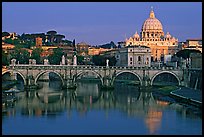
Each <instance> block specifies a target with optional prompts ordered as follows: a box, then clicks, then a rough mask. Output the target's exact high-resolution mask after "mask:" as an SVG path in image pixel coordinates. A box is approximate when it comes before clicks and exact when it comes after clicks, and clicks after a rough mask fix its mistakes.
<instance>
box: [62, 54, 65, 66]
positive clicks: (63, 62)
mask: <svg viewBox="0 0 204 137" xmlns="http://www.w3.org/2000/svg"><path fill="white" fill-rule="evenodd" d="M62 65H65V57H64V55H63V56H62Z"/></svg>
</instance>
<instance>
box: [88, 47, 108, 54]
mask: <svg viewBox="0 0 204 137" xmlns="http://www.w3.org/2000/svg"><path fill="white" fill-rule="evenodd" d="M109 50H110V49H105V48H101V47H89V49H88V55H89V56H94V55H100V54H103V53H104V52H106V51H109Z"/></svg>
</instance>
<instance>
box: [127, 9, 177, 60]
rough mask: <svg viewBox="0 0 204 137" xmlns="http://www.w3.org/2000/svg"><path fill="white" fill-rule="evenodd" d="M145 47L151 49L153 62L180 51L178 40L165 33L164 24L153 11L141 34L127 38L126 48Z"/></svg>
mask: <svg viewBox="0 0 204 137" xmlns="http://www.w3.org/2000/svg"><path fill="white" fill-rule="evenodd" d="M136 45H137V46H138V45H144V46H147V47H149V48H150V49H151V58H152V61H162V59H163V58H164V56H165V55H174V54H175V53H176V52H177V51H178V50H179V49H178V39H177V38H175V37H173V36H172V35H171V34H170V33H169V32H167V33H166V34H165V33H164V31H163V26H162V23H161V22H160V21H159V20H158V19H157V18H156V17H155V14H154V11H153V9H151V11H150V15H149V18H147V19H146V20H145V21H144V23H143V25H142V29H141V32H140V34H138V33H137V31H136V33H135V34H134V35H133V36H132V37H130V38H126V40H125V46H136Z"/></svg>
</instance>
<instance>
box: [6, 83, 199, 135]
mask: <svg viewBox="0 0 204 137" xmlns="http://www.w3.org/2000/svg"><path fill="white" fill-rule="evenodd" d="M40 84H41V85H43V88H41V89H38V90H36V91H31V92H26V91H24V92H20V93H17V95H16V96H17V100H16V101H15V102H7V103H6V104H5V105H4V106H3V110H4V111H3V112H2V134H3V135H202V116H201V113H199V111H201V110H197V109H195V108H191V107H189V106H184V105H181V104H179V103H177V102H175V101H174V99H172V98H171V99H166V100H165V99H161V98H159V97H158V95H157V94H155V93H154V92H149V91H142V92H140V91H138V88H137V87H136V86H131V85H126V84H122V83H115V89H114V90H113V91H101V90H100V84H99V83H97V82H78V83H77V89H76V90H69V89H66V90H62V89H61V83H60V82H58V81H53V82H40ZM16 88H19V85H17V86H16ZM20 88H22V85H21V86H20Z"/></svg>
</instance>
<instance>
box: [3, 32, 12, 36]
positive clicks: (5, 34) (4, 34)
mask: <svg viewBox="0 0 204 137" xmlns="http://www.w3.org/2000/svg"><path fill="white" fill-rule="evenodd" d="M5 36H10V33H8V32H2V37H5Z"/></svg>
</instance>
